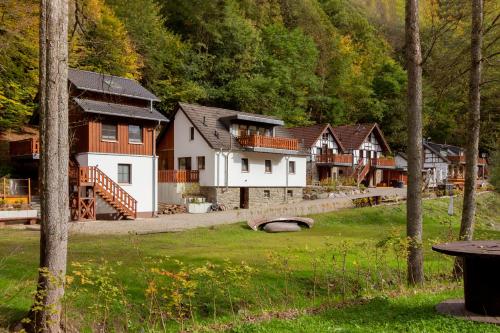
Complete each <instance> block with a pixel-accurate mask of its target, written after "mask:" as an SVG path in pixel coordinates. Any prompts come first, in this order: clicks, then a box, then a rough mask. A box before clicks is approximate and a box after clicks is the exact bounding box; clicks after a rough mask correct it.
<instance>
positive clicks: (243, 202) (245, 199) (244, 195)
mask: <svg viewBox="0 0 500 333" xmlns="http://www.w3.org/2000/svg"><path fill="white" fill-rule="evenodd" d="M249 202H250V189H249V188H248V187H240V208H243V209H248V208H249Z"/></svg>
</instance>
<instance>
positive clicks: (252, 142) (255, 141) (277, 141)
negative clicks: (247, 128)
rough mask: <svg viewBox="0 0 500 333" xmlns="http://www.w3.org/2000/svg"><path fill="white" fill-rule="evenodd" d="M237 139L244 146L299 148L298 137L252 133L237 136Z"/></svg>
mask: <svg viewBox="0 0 500 333" xmlns="http://www.w3.org/2000/svg"><path fill="white" fill-rule="evenodd" d="M237 140H238V142H239V144H240V145H241V146H243V147H252V148H273V149H285V150H299V140H297V139H290V138H283V137H276V136H265V135H259V134H250V135H241V136H239V137H237Z"/></svg>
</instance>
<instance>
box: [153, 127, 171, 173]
mask: <svg viewBox="0 0 500 333" xmlns="http://www.w3.org/2000/svg"><path fill="white" fill-rule="evenodd" d="M173 129H174V120H172V121H171V122H170V123H169V124H168V126H167V128H165V133H164V135H163V136H162V137H161V139H160V140H159V141H158V144H157V152H156V153H157V155H158V170H173V169H174V130H173Z"/></svg>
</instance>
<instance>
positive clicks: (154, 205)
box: [151, 101, 160, 217]
mask: <svg viewBox="0 0 500 333" xmlns="http://www.w3.org/2000/svg"><path fill="white" fill-rule="evenodd" d="M152 106H153V101H151V107H152ZM159 127H160V121H159V120H158V125H156V127H154V128H153V139H152V140H151V142H152V143H151V144H152V146H153V147H152V148H153V204H152V206H153V207H152V208H153V210H152V212H153V216H154V217H156V216H157V214H156V211H157V210H156V208H157V205H156V201H157V200H158V182H157V177H156V173H157V171H156V138H155V136H156V135H155V134H156V128H159Z"/></svg>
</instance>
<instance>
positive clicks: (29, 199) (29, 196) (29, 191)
mask: <svg viewBox="0 0 500 333" xmlns="http://www.w3.org/2000/svg"><path fill="white" fill-rule="evenodd" d="M30 203H31V180H30V178H28V205H29V204H30Z"/></svg>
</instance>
